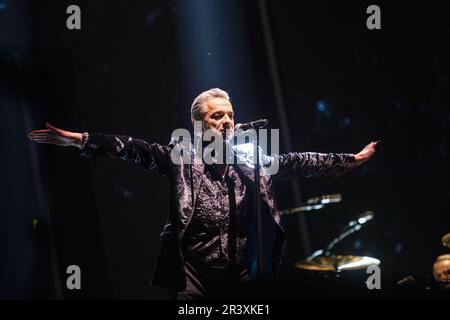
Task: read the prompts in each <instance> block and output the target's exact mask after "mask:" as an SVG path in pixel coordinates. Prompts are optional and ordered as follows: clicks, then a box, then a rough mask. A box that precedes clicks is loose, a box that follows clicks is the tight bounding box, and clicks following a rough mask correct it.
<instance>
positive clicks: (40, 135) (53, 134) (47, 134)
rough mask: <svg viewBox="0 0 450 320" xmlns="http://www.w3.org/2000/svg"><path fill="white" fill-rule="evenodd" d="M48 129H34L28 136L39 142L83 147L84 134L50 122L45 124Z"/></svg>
mask: <svg viewBox="0 0 450 320" xmlns="http://www.w3.org/2000/svg"><path fill="white" fill-rule="evenodd" d="M45 126H46V127H47V129H41V130H33V131H31V132H30V133H29V134H28V138H30V140H33V141H34V142H37V143H50V144H54V145H57V146H63V147H68V146H73V147H77V148H81V144H82V141H83V134H81V133H78V132H70V131H65V130H62V129H58V128H56V127H54V126H52V125H51V124H50V123H47V124H46V125H45Z"/></svg>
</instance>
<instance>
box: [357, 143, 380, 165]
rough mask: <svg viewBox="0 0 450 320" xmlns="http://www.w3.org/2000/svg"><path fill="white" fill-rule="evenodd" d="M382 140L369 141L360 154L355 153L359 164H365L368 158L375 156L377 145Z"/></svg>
mask: <svg viewBox="0 0 450 320" xmlns="http://www.w3.org/2000/svg"><path fill="white" fill-rule="evenodd" d="M379 142H380V141H375V142H371V143H369V144H368V145H367V146H365V147H364V149H362V150H361V151H360V152H359V153H358V154H355V160H356V163H357V164H358V165H361V164H363V163H364V162H366V161H367V160H369V159H370V158H372V157H373V155H374V154H375V151H376V147H377V145H378V143H379Z"/></svg>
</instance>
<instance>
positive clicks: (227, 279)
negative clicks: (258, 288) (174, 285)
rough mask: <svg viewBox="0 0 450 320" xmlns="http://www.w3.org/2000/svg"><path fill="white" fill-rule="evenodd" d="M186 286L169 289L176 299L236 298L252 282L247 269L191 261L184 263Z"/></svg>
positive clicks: (172, 296)
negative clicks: (199, 263)
mask: <svg viewBox="0 0 450 320" xmlns="http://www.w3.org/2000/svg"><path fill="white" fill-rule="evenodd" d="M184 271H185V275H186V283H187V285H186V288H185V289H184V290H182V291H169V298H170V299H174V300H201V299H228V298H236V297H237V296H238V295H239V294H240V293H242V292H243V291H242V289H243V288H245V286H246V284H248V283H249V282H250V277H249V274H248V271H247V269H244V268H239V267H233V268H228V269H216V268H209V267H207V266H202V265H198V264H195V265H194V264H193V263H189V262H185V263H184Z"/></svg>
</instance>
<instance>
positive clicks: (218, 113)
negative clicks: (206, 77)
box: [203, 98, 234, 138]
mask: <svg viewBox="0 0 450 320" xmlns="http://www.w3.org/2000/svg"><path fill="white" fill-rule="evenodd" d="M205 109H206V114H205V117H204V118H203V127H204V129H212V130H214V131H216V132H217V133H219V134H223V133H225V129H229V130H230V131H231V135H232V132H233V130H234V113H233V107H232V106H231V103H230V101H228V100H226V99H223V98H214V99H211V100H208V102H206V108H205ZM227 138H228V137H227Z"/></svg>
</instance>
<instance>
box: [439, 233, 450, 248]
mask: <svg viewBox="0 0 450 320" xmlns="http://www.w3.org/2000/svg"><path fill="white" fill-rule="evenodd" d="M441 240H442V244H443V245H444V246H446V247H449V248H450V233H447V234H446V235H444V236H443V237H442V239H441Z"/></svg>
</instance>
